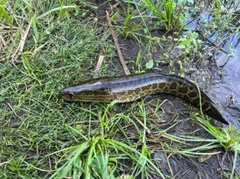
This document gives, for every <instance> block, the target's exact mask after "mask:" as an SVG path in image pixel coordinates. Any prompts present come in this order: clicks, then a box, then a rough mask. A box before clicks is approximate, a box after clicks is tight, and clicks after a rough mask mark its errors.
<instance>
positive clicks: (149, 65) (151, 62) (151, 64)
mask: <svg viewBox="0 0 240 179" xmlns="http://www.w3.org/2000/svg"><path fill="white" fill-rule="evenodd" d="M146 68H147V69H151V68H153V59H151V60H149V61H148V62H147V63H146Z"/></svg>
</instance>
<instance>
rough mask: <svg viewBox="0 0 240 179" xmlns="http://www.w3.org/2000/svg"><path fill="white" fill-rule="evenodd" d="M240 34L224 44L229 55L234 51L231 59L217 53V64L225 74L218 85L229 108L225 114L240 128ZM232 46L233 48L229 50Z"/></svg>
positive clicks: (220, 93) (218, 89) (222, 102)
mask: <svg viewBox="0 0 240 179" xmlns="http://www.w3.org/2000/svg"><path fill="white" fill-rule="evenodd" d="M239 42H240V34H237V33H236V34H234V35H233V36H232V37H231V38H229V40H228V41H226V43H224V44H223V46H222V47H223V49H224V50H226V51H227V52H228V53H231V51H232V50H234V53H232V55H231V56H230V57H228V54H225V53H224V52H222V51H221V52H216V53H215V58H216V59H217V64H218V65H219V66H222V68H223V69H224V71H225V73H224V75H223V78H222V81H221V83H218V84H217V85H216V89H217V92H218V95H219V96H221V98H219V100H221V101H220V102H221V104H226V105H228V107H229V108H226V110H225V111H224V112H223V115H225V116H226V119H228V120H229V121H230V122H231V123H232V124H233V123H236V125H237V126H238V127H240V43H239ZM229 46H231V48H229Z"/></svg>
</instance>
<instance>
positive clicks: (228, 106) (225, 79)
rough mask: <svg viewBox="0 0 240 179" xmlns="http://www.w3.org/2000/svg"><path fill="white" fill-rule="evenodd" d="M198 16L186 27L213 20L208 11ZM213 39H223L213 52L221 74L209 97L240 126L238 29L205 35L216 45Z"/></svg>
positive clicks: (228, 117)
mask: <svg viewBox="0 0 240 179" xmlns="http://www.w3.org/2000/svg"><path fill="white" fill-rule="evenodd" d="M199 17H200V18H198V19H196V20H194V21H189V22H190V23H189V24H188V26H187V27H186V29H191V30H197V29H198V27H199V24H200V23H204V22H206V21H212V20H213V18H212V17H211V15H209V13H208V12H202V13H201V14H200V16H199ZM215 39H220V40H219V41H224V42H223V43H222V44H221V45H220V46H219V47H217V50H215V51H214V52H213V58H214V60H215V61H216V64H217V66H218V68H219V69H216V70H219V72H220V73H222V76H221V77H219V79H220V80H218V82H216V83H214V85H213V86H211V89H210V90H211V91H213V93H214V94H213V96H211V97H212V98H213V101H217V102H218V103H219V104H221V106H222V110H220V111H221V112H222V115H223V116H224V118H226V119H227V120H228V121H229V122H230V123H231V124H235V125H236V127H240V44H239V42H240V34H239V33H238V31H235V32H234V31H233V32H228V33H225V34H223V35H219V34H218V33H213V34H212V35H211V36H209V37H207V40H208V41H210V42H211V43H213V45H214V44H215V45H218V42H215V41H216V40H215ZM224 39H226V40H224ZM213 73H215V72H213ZM214 98H215V99H214ZM217 106H219V105H217Z"/></svg>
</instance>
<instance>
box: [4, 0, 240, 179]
mask: <svg viewBox="0 0 240 179" xmlns="http://www.w3.org/2000/svg"><path fill="white" fill-rule="evenodd" d="M127 2H129V1H127ZM216 2H217V1H216ZM107 3H108V2H107ZM168 3H170V1H164V4H162V5H164V6H165V8H166V7H168V6H169V7H168V9H166V10H165V11H164V12H163V14H161V13H160V12H158V13H159V14H158V15H159V19H160V20H161V23H163V26H165V27H166V29H167V30H170V29H172V26H173V24H174V23H176V22H177V20H176V19H174V18H175V17H176V14H175V12H174V10H176V9H175V7H174V6H173V5H171V6H172V8H171V7H170V4H168ZM172 3H173V2H172ZM131 4H133V2H129V3H127V5H126V6H124V7H125V16H124V17H123V19H120V20H115V19H114V18H113V14H112V20H113V21H116V23H118V22H123V26H119V24H118V26H116V27H118V28H119V29H118V30H119V31H120V32H123V34H124V35H125V36H126V37H127V38H134V39H135V40H136V39H137V42H139V44H145V43H146V44H147V45H146V47H145V48H146V49H143V50H142V51H140V52H139V57H138V60H136V61H134V63H133V64H134V67H133V69H137V70H136V71H135V72H136V73H137V72H139V71H144V70H146V68H145V66H144V65H146V67H147V68H152V64H151V62H153V61H150V60H149V59H148V60H147V62H146V61H144V60H141V59H142V58H144V56H143V55H142V54H143V53H146V52H149V51H150V50H151V49H152V48H153V47H155V46H156V47H158V48H162V49H166V50H165V53H166V56H167V55H168V52H169V49H171V48H172V47H176V46H178V45H181V46H183V45H185V46H187V47H188V48H187V50H188V51H189V53H190V51H191V50H192V49H195V50H196V53H198V52H197V49H198V48H199V47H201V42H200V41H198V36H197V35H196V34H195V33H194V32H193V33H188V35H189V34H190V35H189V39H188V38H187V36H186V35H182V36H180V37H179V38H177V39H175V40H173V41H172V42H173V44H171V45H166V43H164V42H166V41H164V39H166V38H165V36H163V37H160V38H158V39H157V38H156V37H152V36H151V33H150V31H151V29H150V28H148V25H149V24H148V23H147V20H149V19H147V16H141V15H140V14H138V13H139V12H141V11H142V10H143V9H142V8H143V7H144V8H146V4H145V5H144V6H143V5H141V4H135V5H138V6H137V9H136V11H134V12H131V9H130V5H131ZM148 4H149V5H151V6H149V7H148V10H149V11H150V10H152V11H153V12H154V13H157V12H156V7H154V6H153V4H151V2H150V1H148ZM217 7H218V8H219V6H217ZM96 8H97V7H96V6H94V5H92V4H91V3H89V2H85V1H84V2H81V3H80V4H75V1H55V0H50V1H47V2H43V1H42V2H37V1H20V0H14V1H7V2H5V1H2V2H1V8H0V19H1V25H2V26H3V25H4V29H1V30H0V35H1V37H2V38H3V39H4V41H5V44H6V46H5V47H2V48H1V52H0V57H1V59H0V60H1V63H0V71H1V73H0V84H1V85H0V86H1V88H0V114H1V116H0V178H66V177H72V178H78V177H80V176H84V177H85V178H117V177H119V178H120V177H121V176H122V177H126V178H127V177H129V178H130V177H135V176H136V175H138V176H141V177H142V178H147V177H149V178H150V176H152V175H154V176H158V177H161V178H172V176H170V175H169V174H166V173H164V171H163V170H162V169H161V167H160V166H161V165H160V163H161V162H160V159H156V158H154V157H153V155H152V154H153V153H154V152H155V151H158V150H159V148H160V150H163V151H164V154H165V155H166V156H167V155H168V154H169V153H174V154H176V155H177V154H179V155H182V156H186V157H200V156H201V157H202V156H203V157H204V156H208V155H217V154H218V153H219V152H222V151H223V149H222V148H225V150H227V151H228V150H229V151H233V153H234V154H233V156H234V160H233V168H232V171H231V172H229V173H228V175H229V176H230V177H231V178H234V177H235V176H237V172H236V167H237V166H236V163H237V155H238V153H239V130H235V129H234V128H228V129H227V128H217V127H214V126H212V125H211V124H210V123H209V122H208V121H206V122H202V120H199V119H200V118H199V116H197V117H196V116H194V119H195V120H196V123H197V124H198V125H199V128H200V129H201V130H204V131H206V132H207V133H209V134H211V135H212V136H213V138H209V139H204V138H202V137H199V136H195V135H194V134H192V135H191V136H189V135H186V134H185V133H180V134H179V136H177V135H176V134H174V132H173V131H174V129H175V126H177V125H181V123H184V122H186V121H190V120H191V119H190V117H186V118H184V119H181V120H176V121H174V122H172V123H171V125H166V126H167V127H164V128H162V127H161V124H165V122H166V121H165V119H166V118H167V115H169V113H168V112H166V111H164V110H163V109H164V107H163V105H165V104H166V103H169V102H168V101H167V100H164V101H161V100H158V101H157V102H156V103H155V106H154V107H153V106H151V105H150V104H151V101H150V103H148V102H145V100H142V101H140V102H135V103H132V104H128V109H127V110H125V111H124V110H123V112H116V111H114V107H113V104H114V102H113V103H110V104H101V103H82V102H77V103H69V102H66V101H64V100H63V99H61V98H60V97H59V96H58V92H59V89H60V88H62V87H64V86H67V85H70V84H74V83H77V82H78V81H82V80H86V79H89V78H91V76H92V75H93V71H94V69H95V65H96V62H97V58H98V55H99V52H100V50H103V51H104V55H105V61H104V63H103V66H102V67H101V75H102V76H107V75H113V74H114V73H117V72H119V71H120V70H119V66H118V65H117V63H116V53H115V47H114V44H113V42H112V40H111V35H110V31H109V30H105V29H104V27H103V26H100V25H99V24H101V23H103V22H102V19H101V17H98V16H97V17H96V13H95V9H96ZM151 8H152V9H151ZM214 12H215V13H216V15H218V14H217V9H215V10H214ZM155 15H156V14H155ZM155 15H154V16H155ZM160 15H162V16H160ZM96 18H97V20H98V21H96ZM152 18H153V16H150V19H152ZM172 18H173V20H172ZM136 19H138V21H137V22H138V23H137V24H135V21H134V20H136ZM180 20H183V19H180ZM216 22H218V21H216ZM177 23H178V24H180V26H179V28H178V30H179V29H181V28H182V24H181V23H180V21H178V22H177ZM218 23H220V24H221V22H218ZM12 25H13V26H14V28H13V27H12ZM154 25H159V24H154ZM154 25H153V26H154ZM28 27H29V31H28V32H27V31H26V30H27V29H28ZM139 30H140V31H139ZM141 31H143V32H144V33H146V34H147V38H146V39H144V40H145V41H144V40H143V39H142V38H143V37H144V36H145V35H142V33H141ZM24 32H26V33H27V34H26V35H27V37H26V40H25V43H24V46H23V48H22V50H19V49H18V47H19V44H21V43H20V42H21V38H22V36H23V35H24ZM156 39H157V40H156ZM167 44H168V43H167ZM15 52H16V53H15ZM16 55H19V58H17V59H16V60H15V61H14V57H15V56H16ZM184 55H185V56H187V53H186V54H184ZM136 59H137V57H136ZM189 61H190V60H188V61H186V62H183V64H182V65H183V66H182V68H183V71H184V68H185V66H184V65H185V64H186V63H188V62H189ZM13 62H14V63H13ZM169 62H170V63H171V60H169ZM144 63H145V64H144ZM13 64H15V65H16V66H14V65H13ZM16 67H17V68H16ZM109 69H111V70H109ZM195 112H196V111H194V110H193V112H192V113H193V114H194V113H195ZM171 115H172V114H171ZM191 116H193V115H192V114H191ZM149 135H150V136H151V137H152V138H151V137H149ZM163 141H164V142H163ZM170 168H171V166H170Z"/></svg>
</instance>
